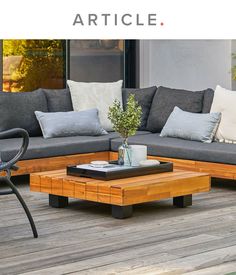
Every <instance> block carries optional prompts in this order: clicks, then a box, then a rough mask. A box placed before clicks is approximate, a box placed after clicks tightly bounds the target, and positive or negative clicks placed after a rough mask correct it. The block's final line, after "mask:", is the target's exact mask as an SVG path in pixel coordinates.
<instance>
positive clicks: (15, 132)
mask: <svg viewBox="0 0 236 275" xmlns="http://www.w3.org/2000/svg"><path fill="white" fill-rule="evenodd" d="M15 135H20V136H21V137H22V138H23V140H22V145H21V147H20V149H19V151H18V152H17V154H16V155H15V156H14V157H13V158H12V159H11V160H9V161H7V162H2V163H1V162H0V170H8V169H11V168H12V166H14V164H15V163H16V162H17V161H18V160H19V159H21V157H22V156H23V155H24V154H25V152H26V150H27V148H28V145H29V135H28V132H27V131H26V130H24V129H21V128H14V129H11V130H7V131H4V132H1V133H0V139H1V138H10V137H13V136H15Z"/></svg>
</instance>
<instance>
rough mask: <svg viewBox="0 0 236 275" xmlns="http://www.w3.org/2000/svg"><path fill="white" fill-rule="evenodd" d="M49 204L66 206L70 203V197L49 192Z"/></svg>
mask: <svg viewBox="0 0 236 275" xmlns="http://www.w3.org/2000/svg"><path fill="white" fill-rule="evenodd" d="M49 205H50V206H52V207H56V208H62V207H66V206H67V205H68V197H63V196H57V195H52V194H49Z"/></svg>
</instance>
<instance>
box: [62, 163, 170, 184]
mask: <svg viewBox="0 0 236 275" xmlns="http://www.w3.org/2000/svg"><path fill="white" fill-rule="evenodd" d="M110 163H111V164H115V165H117V161H111V162H110ZM117 166H118V165H117ZM172 171H173V163H172V162H160V164H159V165H155V166H146V167H142V166H140V167H128V168H127V167H126V168H125V169H124V167H123V166H120V169H118V170H115V171H109V169H107V171H105V172H104V171H99V170H95V168H92V169H89V168H79V167H76V166H68V167H67V175H71V176H78V177H87V178H94V179H100V180H114V179H122V178H129V177H136V176H144V175H150V174H158V173H164V172H172Z"/></svg>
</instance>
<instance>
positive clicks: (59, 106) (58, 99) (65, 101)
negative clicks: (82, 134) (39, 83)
mask: <svg viewBox="0 0 236 275" xmlns="http://www.w3.org/2000/svg"><path fill="white" fill-rule="evenodd" d="M43 92H44V94H45V96H46V98H47V103H48V111H49V112H69V111H73V107H72V101H71V96H70V91H69V89H43Z"/></svg>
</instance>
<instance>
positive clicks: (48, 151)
mask: <svg viewBox="0 0 236 275" xmlns="http://www.w3.org/2000/svg"><path fill="white" fill-rule="evenodd" d="M147 133H148V132H145V131H142V132H137V135H142V134H147ZM117 137H119V135H118V133H116V132H111V133H109V134H108V135H104V136H99V137H92V136H74V137H61V138H52V139H44V138H43V137H31V138H30V142H29V147H28V150H27V152H26V153H25V155H24V157H23V159H34V158H46V157H55V156H64V155H73V154H82V153H91V152H100V151H107V150H110V139H111V138H117ZM21 141H22V139H21V138H12V139H1V140H0V152H1V156H2V160H3V161H7V160H9V159H11V158H12V157H13V156H14V154H15V153H16V152H17V150H18V149H19V147H20V145H21Z"/></svg>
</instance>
